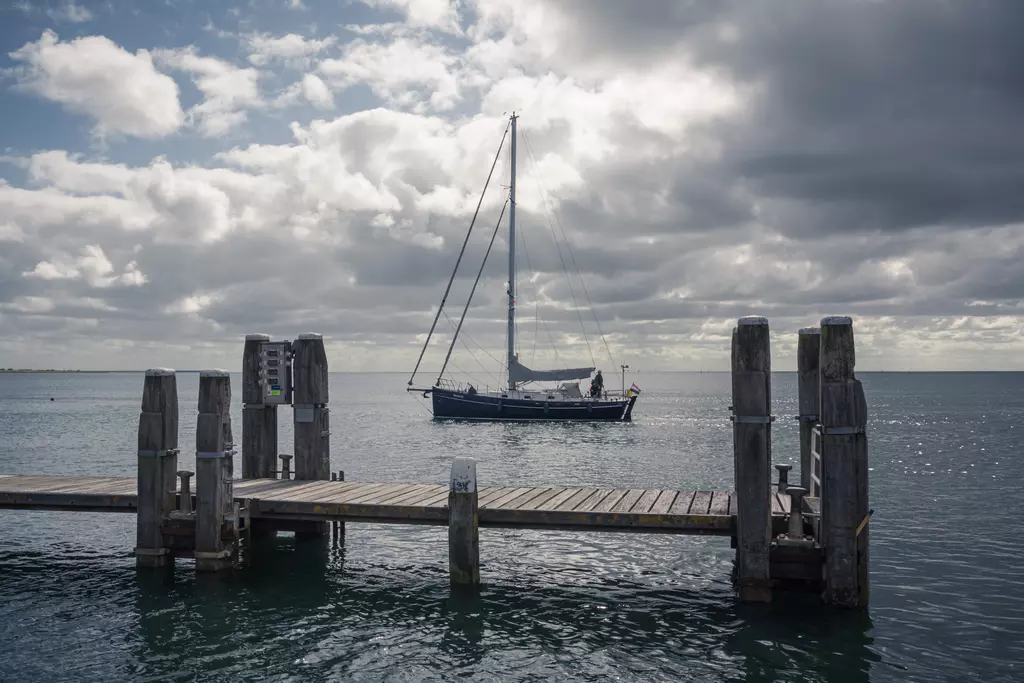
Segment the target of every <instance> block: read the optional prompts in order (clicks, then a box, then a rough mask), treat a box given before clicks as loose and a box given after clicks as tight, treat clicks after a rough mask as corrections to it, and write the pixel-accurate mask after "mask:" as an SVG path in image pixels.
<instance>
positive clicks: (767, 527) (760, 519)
mask: <svg viewBox="0 0 1024 683" xmlns="http://www.w3.org/2000/svg"><path fill="white" fill-rule="evenodd" d="M771 370H772V368H771V350H770V346H769V334H768V320H767V318H762V317H760V316H747V317H745V318H740V319H739V321H738V324H737V326H736V328H735V331H734V332H733V346H732V406H733V417H732V420H733V458H734V460H733V462H734V467H735V483H736V496H737V509H736V583H737V587H738V588H739V594H740V600H742V601H743V602H771V599H772V591H771V581H770V576H769V545H770V543H771V530H772V528H771V522H772V506H771V495H772V494H773V493H774V492H773V491H772V490H771V483H772V482H771V461H772V443H771V420H772V417H771V410H770V407H771V398H772V390H771V381H772V380H771Z"/></svg>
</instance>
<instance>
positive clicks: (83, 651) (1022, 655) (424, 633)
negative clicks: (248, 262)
mask: <svg viewBox="0 0 1024 683" xmlns="http://www.w3.org/2000/svg"><path fill="white" fill-rule="evenodd" d="M636 379H637V383H638V384H640V385H641V386H642V387H643V388H644V393H643V395H642V397H641V400H640V403H639V404H638V408H637V411H636V415H635V417H636V420H635V422H634V423H633V424H628V425H623V424H608V425H586V424H578V425H540V424H538V425H510V424H495V425H487V424H443V423H433V422H432V421H431V420H430V416H429V413H428V412H427V411H426V410H425V409H424V406H423V405H421V404H418V403H417V402H416V401H415V400H414V399H412V398H411V397H409V396H407V395H406V394H405V392H404V391H403V388H404V386H403V384H404V377H401V376H398V375H332V377H331V382H332V385H331V386H332V402H331V408H332V414H331V430H332V458H331V459H332V466H333V468H334V469H344V470H345V473H346V478H347V479H350V480H365V481H415V482H436V483H444V482H446V481H447V476H448V467H449V464H450V461H451V459H452V458H453V457H454V456H457V455H469V456H473V457H475V458H477V459H478V461H479V464H478V473H479V477H480V480H481V485H488V484H511V483H523V484H541V483H562V484H573V485H595V486H599V485H612V484H614V485H616V486H630V487H633V486H658V485H661V486H666V487H679V488H712V489H715V488H726V487H729V486H730V484H731V478H732V471H731V437H730V431H729V421H728V412H727V406H728V404H729V396H728V394H729V377H728V375H727V374H703V375H702V374H664V375H657V376H654V375H640V376H638V377H636ZM861 379H862V380H863V381H864V383H865V386H866V389H867V392H868V401H869V406H870V409H871V416H872V419H871V422H870V426H869V430H870V431H869V438H870V452H871V465H872V467H873V471H872V473H871V506H872V507H873V508H874V509H875V515H874V517H873V518H872V521H871V530H872V535H871V562H872V565H871V581H872V593H871V608H870V610H869V611H868V612H867V613H855V612H840V611H834V610H827V609H822V608H820V607H819V606H818V605H817V604H816V601H815V599H813V598H809V597H806V596H777V599H776V601H775V602H774V603H773V604H772V605H771V606H742V605H739V604H738V603H737V602H736V600H735V598H734V595H733V592H732V588H731V586H730V583H729V572H730V569H731V563H732V559H733V551H731V550H730V548H729V541H728V539H725V538H701V537H670V536H634V535H628V534H585V533H571V534H570V533H556V532H538V531H510V530H490V529H486V530H484V531H483V532H482V533H481V556H482V574H483V577H484V581H485V583H486V585H485V587H484V589H483V591H482V593H481V595H480V596H479V597H476V598H467V597H453V596H451V595H450V593H449V590H448V574H447V540H446V539H447V537H446V535H445V530H444V529H443V528H432V527H401V526H387V525H354V524H350V525H349V526H348V532H347V536H346V539H345V543H344V547H343V548H332V547H329V546H325V545H323V544H319V543H315V542H314V543H301V544H297V543H296V542H295V539H294V538H292V537H289V536H283V537H281V538H278V539H274V540H272V541H269V542H267V543H266V544H263V545H259V546H257V547H255V548H253V549H252V550H251V551H250V552H247V553H246V555H245V557H244V562H245V566H244V567H243V568H241V569H240V570H238V571H237V572H235V573H233V574H231V575H220V576H208V575H202V576H198V577H197V576H196V575H195V573H194V571H193V568H192V566H191V563H190V562H187V561H182V560H179V561H178V564H177V567H176V569H175V570H174V572H173V573H171V574H167V575H162V574H160V573H157V574H153V573H137V572H136V570H135V565H134V559H133V557H132V554H131V548H132V546H133V545H134V540H135V538H134V534H135V517H134V515H110V514H108V515H103V514H78V513H43V512H21V511H17V512H14V511H0V579H2V580H0V681H50V680H67V681H79V680H81V681H117V680H183V681H184V680H189V681H191V680H225V681H239V680H275V681H277V680H280V681H284V680H295V681H321V680H323V681H326V680H368V681H375V680H395V681H405V680H408V681H422V680H451V679H456V678H466V679H472V680H522V681H526V680H537V679H542V678H555V679H559V680H602V681H603V680H622V681H633V680H636V681H676V680H698V681H699V680H707V681H717V680H736V681H775V680H779V681H946V680H948V681H965V680H983V681H1021V680H1024V561H1021V559H1020V551H1019V546H1018V544H1019V543H1020V540H1021V532H1022V530H1024V521H1022V519H1024V494H1022V493H1021V480H1022V475H1024V464H1022V453H1021V447H1020V442H1021V439H1020V438H1019V437H1020V431H1021V429H1024V427H1022V426H1021V415H1024V391H1022V383H1024V375H1021V374H983V373H978V374H889V373H886V374H870V373H867V374H863V375H861ZM233 382H234V384H235V386H236V387H237V386H238V384H237V382H238V378H237V376H236V377H235V378H234V380H233ZM178 386H179V394H180V397H181V403H182V405H181V415H182V419H181V423H182V431H181V445H182V451H183V456H182V458H181V463H182V465H183V466H184V465H190V464H192V462H193V459H192V457H191V455H190V454H189V453H188V446H189V445H190V444H191V443H192V439H193V435H194V426H195V420H194V417H193V416H194V414H195V396H196V391H197V386H198V376H197V375H195V374H188V373H181V374H179V375H178ZM141 387H142V376H141V374H66V375H60V374H52V375H46V374H37V375H0V472H2V473H37V474H95V475H133V474H134V471H135V470H134V464H135V456H134V445H135V430H136V427H137V419H138V410H139V399H140V396H141ZM795 392H796V389H795V376H794V375H792V374H779V375H777V376H776V377H775V405H774V412H775V413H776V414H777V415H778V416H779V420H778V421H777V422H776V423H775V426H774V428H773V436H774V451H775V454H776V455H775V459H776V461H782V460H798V456H797V454H796V448H797V446H796V443H797V434H796V423H795V422H793V421H792V420H790V419H788V416H790V415H792V414H794V413H795V409H796V395H795ZM238 393H239V392H238V391H237V389H236V396H235V405H234V413H235V425H236V427H235V428H236V433H237V431H238V430H239V427H240V422H239V420H240V412H241V405H240V403H239V397H238ZM51 397H52V398H53V399H54V400H53V401H51V400H50V398H51ZM281 413H282V425H281V439H282V443H283V444H284V445H283V447H282V450H283V451H284V452H290V450H291V448H290V442H291V427H290V419H291V416H290V409H282V411H281ZM236 471H240V464H239V463H236Z"/></svg>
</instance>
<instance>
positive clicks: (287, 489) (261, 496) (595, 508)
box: [0, 475, 790, 536]
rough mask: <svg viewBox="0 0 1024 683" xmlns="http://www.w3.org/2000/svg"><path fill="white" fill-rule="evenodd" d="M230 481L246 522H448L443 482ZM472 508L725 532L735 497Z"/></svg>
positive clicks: (542, 522) (601, 493)
mask: <svg viewBox="0 0 1024 683" xmlns="http://www.w3.org/2000/svg"><path fill="white" fill-rule="evenodd" d="M232 487H233V489H234V502H235V503H237V504H238V505H239V506H240V508H241V509H242V510H245V511H246V512H247V514H248V516H249V518H250V519H274V520H298V521H317V522H327V521H340V522H370V523H394V524H433V525H441V526H447V524H448V515H449V513H448V493H449V487H448V485H447V484H444V485H442V484H388V483H370V484H367V483H357V482H336V481H314V482H309V481H293V480H282V479H245V480H235V481H233V482H232ZM789 504H790V498H789V496H788V495H787V494H784V493H778V492H773V493H772V507H773V516H774V517H776V518H777V520H776V521H777V523H781V522H783V521H784V519H785V517H786V516H787V515H788V514H789ZM180 506H181V501H180V498H177V499H176V500H175V507H176V508H178V507H180ZM478 506H479V523H480V526H481V527H492V528H531V529H551V530H582V531H630V532H647V533H669V534H711V535H721V536H730V535H732V534H733V532H734V528H735V522H736V507H735V506H736V498H735V496H734V495H732V494H731V493H729V492H726V491H676V490H668V489H639V488H635V489H611V488H590V487H567V486H534V487H531V486H520V487H514V486H484V487H481V488H480V490H479V492H478ZM192 508H193V509H194V508H195V501H194V498H193V502H192ZM0 509H22V510H66V511H79V512H136V511H137V510H138V490H137V480H136V478H135V477H56V476H18V475H0Z"/></svg>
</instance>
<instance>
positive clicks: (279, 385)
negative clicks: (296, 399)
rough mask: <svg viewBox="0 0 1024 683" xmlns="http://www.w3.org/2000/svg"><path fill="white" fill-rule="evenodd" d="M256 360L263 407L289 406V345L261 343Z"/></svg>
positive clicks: (290, 396) (290, 386)
mask: <svg viewBox="0 0 1024 683" xmlns="http://www.w3.org/2000/svg"><path fill="white" fill-rule="evenodd" d="M258 358H259V381H260V389H261V395H262V398H263V405H291V402H292V359H291V343H290V342H286V341H283V342H272V341H265V342H262V343H261V344H260V350H259V356H258Z"/></svg>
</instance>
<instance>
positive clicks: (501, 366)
mask: <svg viewBox="0 0 1024 683" xmlns="http://www.w3.org/2000/svg"><path fill="white" fill-rule="evenodd" d="M444 317H446V318H448V322H450V323H451V324H452V327H455V321H454V320H452V319H451V317H449V315H448V314H447V313H445V314H444ZM462 336H464V337H466V338H467V339H469V341H471V342H473V343H474V344H476V347H477V348H478V349H480V350H481V351H483V352H484V353H485V354H487V357H488V358H490V359H491V360H493V361H494V362H495V363H497V364H498V366H499V367H500V368H502V369H503V370H504V369H505V363H504V361H501V360H499V359H497V358H495V357H494V356H492V355H491V352H490V351H488V350H487V347H485V346H484V345H482V344H481V343H480V342H478V341H477V340H476V339H473V338H472V337H470V336H469V335H468V334H465V333H463V335H462Z"/></svg>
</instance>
